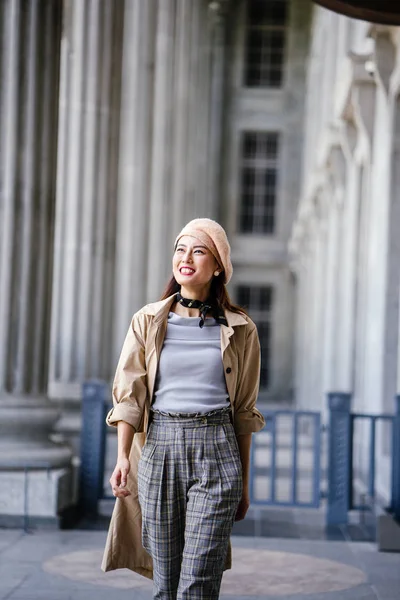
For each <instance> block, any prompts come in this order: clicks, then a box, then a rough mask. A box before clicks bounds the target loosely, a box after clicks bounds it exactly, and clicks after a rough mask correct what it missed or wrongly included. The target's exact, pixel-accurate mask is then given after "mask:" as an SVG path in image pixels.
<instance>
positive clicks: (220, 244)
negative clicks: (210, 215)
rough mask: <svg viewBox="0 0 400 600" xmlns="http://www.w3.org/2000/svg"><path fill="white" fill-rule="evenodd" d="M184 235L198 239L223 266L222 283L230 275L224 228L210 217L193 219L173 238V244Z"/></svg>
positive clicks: (230, 267) (229, 255)
mask: <svg viewBox="0 0 400 600" xmlns="http://www.w3.org/2000/svg"><path fill="white" fill-rule="evenodd" d="M184 235H190V236H191V237H195V238H197V239H198V240H200V241H201V242H202V243H203V244H204V245H205V246H207V248H208V249H209V250H210V252H212V253H213V255H214V256H215V259H216V261H217V262H218V264H219V266H220V267H222V268H223V270H224V273H225V277H224V283H228V282H229V280H230V278H231V277H232V271H233V268H232V263H231V247H230V245H229V242H228V238H227V236H226V233H225V230H224V228H223V227H221V225H220V224H219V223H217V222H216V221H213V220H212V219H193V221H189V223H188V224H187V225H185V227H184V228H183V229H182V231H181V232H180V234H179V235H178V237H177V238H176V240H175V246H176V244H177V243H178V241H179V240H180V238H181V237H183V236H184Z"/></svg>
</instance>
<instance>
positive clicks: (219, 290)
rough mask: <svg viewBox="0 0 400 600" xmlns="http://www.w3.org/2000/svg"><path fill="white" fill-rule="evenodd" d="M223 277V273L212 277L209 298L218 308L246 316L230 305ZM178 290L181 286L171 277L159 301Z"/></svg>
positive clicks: (236, 307)
mask: <svg viewBox="0 0 400 600" xmlns="http://www.w3.org/2000/svg"><path fill="white" fill-rule="evenodd" d="M223 275H224V273H221V274H220V275H218V277H213V280H212V282H211V288H210V296H209V298H210V299H211V300H213V301H214V302H215V303H216V305H217V306H218V307H219V308H222V309H226V310H230V311H231V312H234V313H238V314H245V315H247V312H246V310H245V309H244V308H242V307H241V306H238V305H237V304H233V303H232V301H231V299H230V297H229V294H228V290H227V289H226V286H225V284H224V282H223ZM180 289H181V286H180V285H179V283H178V282H177V281H176V279H175V277H174V276H173V275H172V277H171V279H170V280H169V281H168V283H167V286H166V288H165V290H164V293H163V295H162V296H161V298H160V300H166V299H167V298H168V297H169V296H172V294H176V293H177V292H179V291H180Z"/></svg>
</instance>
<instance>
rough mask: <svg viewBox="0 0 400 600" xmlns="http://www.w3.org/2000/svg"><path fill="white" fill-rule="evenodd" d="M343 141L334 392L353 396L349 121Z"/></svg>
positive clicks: (352, 145)
mask: <svg viewBox="0 0 400 600" xmlns="http://www.w3.org/2000/svg"><path fill="white" fill-rule="evenodd" d="M343 138H344V139H343V145H344V156H345V157H346V176H345V177H346V188H345V193H344V198H343V212H342V223H341V233H342V239H341V243H340V250H339V251H340V256H339V260H340V266H339V282H338V292H339V298H338V319H337V338H338V340H337V341H338V343H337V347H336V350H337V389H340V390H341V391H343V392H349V393H350V392H351V393H353V387H354V356H355V353H354V348H355V315H356V310H355V309H356V293H357V279H358V275H357V234H358V217H359V211H360V206H359V201H360V193H359V185H360V167H359V165H358V164H357V161H356V160H355V156H354V152H355V149H356V144H357V139H358V135H357V129H356V127H355V125H354V123H353V122H352V121H348V122H346V124H345V127H344V136H343Z"/></svg>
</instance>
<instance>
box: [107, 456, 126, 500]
mask: <svg viewBox="0 0 400 600" xmlns="http://www.w3.org/2000/svg"><path fill="white" fill-rule="evenodd" d="M130 468H131V465H130V462H129V459H128V458H120V459H118V461H117V464H116V465H115V469H114V471H113V474H112V475H111V478H110V484H111V489H112V492H113V494H114V496H115V497H116V498H125V497H126V496H130V495H131V493H130V491H129V490H128V489H127V488H126V482H127V480H128V473H129V470H130Z"/></svg>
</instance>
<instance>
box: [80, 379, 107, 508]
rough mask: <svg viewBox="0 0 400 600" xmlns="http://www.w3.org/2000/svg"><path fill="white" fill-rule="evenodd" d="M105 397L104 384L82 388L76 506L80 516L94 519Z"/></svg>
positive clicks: (100, 471) (102, 452) (100, 482)
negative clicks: (86, 515) (87, 515)
mask: <svg viewBox="0 0 400 600" xmlns="http://www.w3.org/2000/svg"><path fill="white" fill-rule="evenodd" d="M108 396H109V386H108V384H107V383H106V382H104V381H98V380H93V381H87V382H85V383H84V384H83V387H82V437H81V467H80V488H79V499H80V502H79V504H80V508H81V510H82V512H83V513H85V514H91V515H94V516H95V515H96V514H97V505H98V501H99V497H100V496H101V495H102V491H103V477H104V458H105V445H106V429H105V423H104V420H105V418H106V414H107V410H108Z"/></svg>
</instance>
